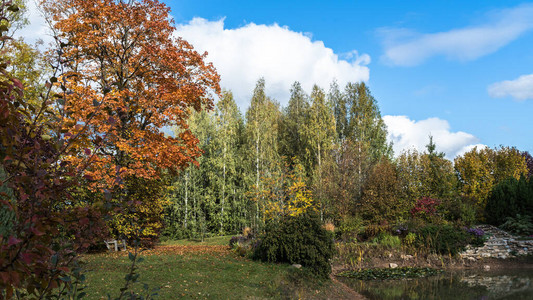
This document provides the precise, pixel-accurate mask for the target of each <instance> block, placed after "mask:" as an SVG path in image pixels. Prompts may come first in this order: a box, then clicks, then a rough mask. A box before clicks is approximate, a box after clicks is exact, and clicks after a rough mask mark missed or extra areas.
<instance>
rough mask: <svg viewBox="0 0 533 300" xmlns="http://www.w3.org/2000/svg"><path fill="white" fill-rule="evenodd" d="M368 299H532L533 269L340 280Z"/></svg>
mask: <svg viewBox="0 0 533 300" xmlns="http://www.w3.org/2000/svg"><path fill="white" fill-rule="evenodd" d="M341 280H342V281H343V282H344V283H346V284H347V285H349V286H351V287H352V288H353V289H354V290H356V291H358V292H359V293H361V294H363V295H364V296H365V297H367V298H369V299H476V300H477V299H479V300H481V299H483V300H489V299H513V300H519V299H528V300H529V299H533V270H516V269H515V270H505V271H476V272H472V271H462V272H448V273H443V274H441V275H437V276H432V277H428V278H419V279H404V280H373V281H363V280H356V279H349V278H342V279H341Z"/></svg>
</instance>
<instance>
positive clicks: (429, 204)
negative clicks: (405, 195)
mask: <svg viewBox="0 0 533 300" xmlns="http://www.w3.org/2000/svg"><path fill="white" fill-rule="evenodd" d="M440 203H441V201H440V200H439V199H433V198H430V197H422V198H420V199H418V200H417V201H416V204H415V207H413V209H411V211H410V213H411V216H412V217H414V218H416V217H422V218H431V217H435V216H436V215H437V207H438V206H439V204H440Z"/></svg>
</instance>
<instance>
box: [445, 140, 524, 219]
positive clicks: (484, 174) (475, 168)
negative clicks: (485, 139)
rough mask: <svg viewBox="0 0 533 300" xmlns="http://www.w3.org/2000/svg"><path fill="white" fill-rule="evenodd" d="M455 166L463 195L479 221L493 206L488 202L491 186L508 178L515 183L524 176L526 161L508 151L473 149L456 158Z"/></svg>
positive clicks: (503, 148)
mask: <svg viewBox="0 0 533 300" xmlns="http://www.w3.org/2000/svg"><path fill="white" fill-rule="evenodd" d="M454 162H455V170H456V171H457V175H458V177H459V185H460V188H461V191H462V194H463V195H464V197H465V198H467V199H471V201H472V202H473V203H474V204H475V205H476V209H477V212H478V217H480V218H482V217H483V212H484V210H485V208H486V207H487V206H491V205H492V204H491V205H488V204H487V201H488V198H489V197H490V195H491V194H492V193H491V191H492V190H493V188H494V186H496V185H498V184H499V183H501V182H504V181H506V180H507V179H508V178H510V177H513V178H515V179H517V180H518V179H519V178H520V177H521V176H525V175H526V174H527V165H526V161H525V158H524V157H523V156H522V155H521V154H520V151H518V150H517V149H516V148H511V147H500V148H497V149H491V148H481V149H477V148H474V149H472V150H471V151H469V152H467V153H465V154H463V156H460V157H457V158H455V161H454ZM490 209H491V208H489V210H490ZM502 220H503V219H502ZM490 222H495V220H494V219H491V220H490Z"/></svg>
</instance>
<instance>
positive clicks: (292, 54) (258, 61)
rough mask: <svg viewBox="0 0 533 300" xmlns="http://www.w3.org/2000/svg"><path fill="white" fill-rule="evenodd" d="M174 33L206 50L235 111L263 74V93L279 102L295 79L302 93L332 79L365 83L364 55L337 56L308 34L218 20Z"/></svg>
mask: <svg viewBox="0 0 533 300" xmlns="http://www.w3.org/2000/svg"><path fill="white" fill-rule="evenodd" d="M176 35H177V36H180V37H183V38H184V39H185V40H186V41H188V42H190V43H191V44H192V45H193V46H194V47H195V49H197V50H198V51H201V52H203V51H207V52H208V53H209V55H208V57H207V60H208V61H211V62H213V64H214V65H215V67H216V68H217V70H218V72H219V74H220V75H221V80H222V82H221V85H222V87H223V88H227V89H231V90H232V91H233V94H234V95H235V98H236V101H237V103H238V104H239V106H240V107H241V109H244V108H246V106H247V105H248V103H249V99H250V97H251V94H252V92H253V89H254V86H255V83H256V81H257V80H258V79H259V78H260V77H264V78H265V81H266V89H267V94H268V95H271V96H273V97H274V98H276V99H277V100H278V101H280V102H281V104H282V105H283V104H286V103H285V102H286V101H288V98H289V90H290V86H291V85H292V83H293V82H294V81H299V82H300V83H301V84H302V87H303V88H304V90H306V91H310V90H311V87H312V85H313V84H315V83H316V84H318V85H319V86H321V87H323V88H328V87H329V84H330V83H331V82H332V80H333V79H337V81H338V83H339V85H340V86H342V85H344V84H345V83H346V82H356V81H367V80H368V77H369V69H368V67H367V66H366V65H367V64H369V63H370V57H369V56H368V55H366V54H363V55H358V53H357V52H356V51H352V52H350V53H348V54H346V55H345V57H346V59H341V58H339V55H338V54H335V53H334V52H333V50H332V49H331V48H328V47H326V46H325V45H324V43H323V42H322V41H313V40H312V39H311V37H310V34H307V33H300V32H294V31H291V30H290V29H289V28H287V27H282V26H279V25H277V24H273V25H258V24H254V23H250V24H247V25H245V26H243V27H239V28H236V29H225V28H224V20H223V19H222V20H218V21H208V20H205V19H202V18H194V19H193V20H191V21H190V22H189V23H188V24H180V25H178V26H177V32H176Z"/></svg>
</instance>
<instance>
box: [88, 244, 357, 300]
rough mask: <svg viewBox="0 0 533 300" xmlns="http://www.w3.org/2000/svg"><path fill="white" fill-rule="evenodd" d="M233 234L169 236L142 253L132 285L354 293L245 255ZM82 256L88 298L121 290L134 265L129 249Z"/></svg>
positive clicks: (225, 294) (172, 291) (215, 291)
mask: <svg viewBox="0 0 533 300" xmlns="http://www.w3.org/2000/svg"><path fill="white" fill-rule="evenodd" d="M230 238H231V236H223V237H214V238H209V239H206V240H204V242H197V241H190V240H180V241H169V242H165V243H162V244H161V246H159V247H156V248H155V249H154V250H151V251H147V252H145V253H143V254H141V255H140V257H142V258H143V259H144V261H142V262H141V263H139V264H138V273H139V274H140V277H139V280H138V281H139V282H138V283H136V284H134V285H133V288H132V290H133V291H136V292H142V293H141V294H142V295H146V294H147V293H146V292H144V289H143V283H146V284H148V286H149V287H150V289H152V288H157V289H159V291H158V296H157V297H156V298H155V299H294V298H296V299H298V298H300V299H347V298H350V296H349V294H348V296H347V295H346V294H343V292H342V291H340V289H339V287H338V286H336V284H335V283H332V282H330V281H326V282H322V281H316V280H314V279H313V278H309V277H306V275H305V274H307V273H305V271H303V269H302V270H298V269H295V268H292V267H291V266H289V265H287V264H269V263H262V262H258V261H253V260H250V259H247V258H244V257H240V256H238V255H236V254H235V253H234V252H232V251H230V250H229V247H227V246H226V245H228V241H229V239H230ZM82 261H83V262H85V268H86V272H85V275H86V284H87V288H86V289H85V290H84V291H85V292H86V293H87V296H86V298H84V299H107V295H108V294H109V295H110V296H111V299H113V298H114V297H117V296H118V295H119V293H120V288H121V287H123V286H124V283H125V280H124V277H125V275H126V274H127V273H128V271H129V268H130V266H131V261H130V260H129V259H128V255H127V253H126V252H118V253H114V252H106V253H101V254H87V255H84V256H83V257H82Z"/></svg>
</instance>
